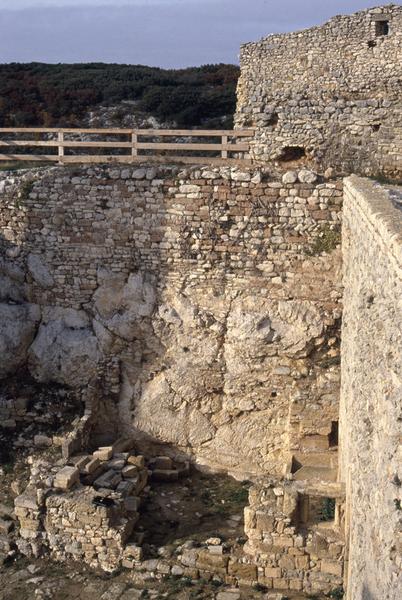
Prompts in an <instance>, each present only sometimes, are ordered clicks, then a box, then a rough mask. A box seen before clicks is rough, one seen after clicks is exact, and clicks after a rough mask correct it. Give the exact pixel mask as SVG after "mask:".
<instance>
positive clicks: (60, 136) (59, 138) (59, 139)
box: [57, 131, 64, 165]
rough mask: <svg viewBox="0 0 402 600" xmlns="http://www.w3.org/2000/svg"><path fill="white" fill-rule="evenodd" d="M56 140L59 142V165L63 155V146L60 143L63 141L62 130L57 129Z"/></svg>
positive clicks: (61, 162)
mask: <svg viewBox="0 0 402 600" xmlns="http://www.w3.org/2000/svg"><path fill="white" fill-rule="evenodd" d="M57 141H58V142H59V146H58V149H59V165H62V164H63V156H64V146H63V145H62V143H63V142H64V131H59V132H58V134H57Z"/></svg>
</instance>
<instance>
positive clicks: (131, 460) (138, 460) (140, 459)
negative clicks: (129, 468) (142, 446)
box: [127, 454, 145, 469]
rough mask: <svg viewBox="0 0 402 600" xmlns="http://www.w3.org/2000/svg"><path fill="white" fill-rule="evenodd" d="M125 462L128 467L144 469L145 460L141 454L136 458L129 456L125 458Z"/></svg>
mask: <svg viewBox="0 0 402 600" xmlns="http://www.w3.org/2000/svg"><path fill="white" fill-rule="evenodd" d="M127 462H128V463H129V464H130V465H135V466H136V467H138V468H140V469H143V468H144V467H145V458H144V457H143V456H142V455H141V454H140V455H138V456H129V457H128V458H127Z"/></svg>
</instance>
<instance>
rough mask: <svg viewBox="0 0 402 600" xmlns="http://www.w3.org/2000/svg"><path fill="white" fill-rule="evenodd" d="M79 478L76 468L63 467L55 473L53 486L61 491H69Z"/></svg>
mask: <svg viewBox="0 0 402 600" xmlns="http://www.w3.org/2000/svg"><path fill="white" fill-rule="evenodd" d="M79 478H80V472H79V470H78V469H77V468H76V467H63V468H62V469H60V471H58V472H57V473H56V476H55V478H54V485H55V487H58V488H60V489H62V490H69V489H70V488H71V487H73V485H75V484H76V483H77V481H78V480H79Z"/></svg>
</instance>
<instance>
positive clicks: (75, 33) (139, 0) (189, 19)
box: [0, 0, 400, 67]
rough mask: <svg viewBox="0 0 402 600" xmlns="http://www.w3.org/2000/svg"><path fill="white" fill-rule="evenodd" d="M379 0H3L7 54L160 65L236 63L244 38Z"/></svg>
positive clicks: (0, 15)
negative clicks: (371, 0) (372, 0)
mask: <svg viewBox="0 0 402 600" xmlns="http://www.w3.org/2000/svg"><path fill="white" fill-rule="evenodd" d="M376 4H378V3H376V2H375V1H374V2H370V0H0V62H30V61H43V62H88V61H99V62H101V61H102V62H118V63H132V64H146V65H151V66H160V67H185V66H193V65H201V64H206V63H215V62H232V63H234V62H237V60H238V52H239V46H240V44H241V43H243V42H248V41H253V40H257V39H260V38H261V37H263V36H265V35H268V34H269V33H277V32H285V31H293V30H295V29H302V28H305V27H310V26H312V25H317V24H320V23H323V22H324V21H326V20H327V19H328V18H330V17H331V16H334V15H336V14H348V13H352V12H356V11H358V10H362V9H364V8H367V7H369V6H375V5H376ZM396 4H400V2H396Z"/></svg>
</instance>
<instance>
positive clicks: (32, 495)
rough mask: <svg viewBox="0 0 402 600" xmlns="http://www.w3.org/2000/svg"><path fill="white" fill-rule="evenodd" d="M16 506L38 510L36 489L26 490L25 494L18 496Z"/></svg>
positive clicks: (15, 501)
mask: <svg viewBox="0 0 402 600" xmlns="http://www.w3.org/2000/svg"><path fill="white" fill-rule="evenodd" d="M14 506H15V507H18V508H27V509H29V510H38V500H37V496H36V490H34V491H32V492H25V493H24V494H21V495H20V496H17V498H15V500H14Z"/></svg>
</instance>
